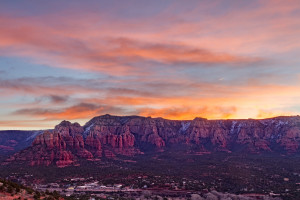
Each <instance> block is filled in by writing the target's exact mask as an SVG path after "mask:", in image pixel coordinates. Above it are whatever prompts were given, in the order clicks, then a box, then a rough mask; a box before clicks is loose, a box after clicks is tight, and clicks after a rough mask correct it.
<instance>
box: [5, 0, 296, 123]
mask: <svg viewBox="0 0 300 200" xmlns="http://www.w3.org/2000/svg"><path fill="white" fill-rule="evenodd" d="M0 4H1V6H0V13H1V14H0V29H1V31H0V92H1V99H0V109H1V112H0V127H6V128H9V127H23V128H25V129H26V128H32V127H33V128H34V127H36V128H39V127H40V128H42V127H43V128H44V127H49V128H51V127H52V126H53V125H55V123H57V122H58V121H59V120H62V119H67V120H68V119H69V120H74V121H77V120H78V121H79V122H81V123H85V122H86V121H87V120H88V119H89V118H91V117H93V116H95V115H101V114H106V113H110V114H116V115H131V114H134V115H144V116H149V115H150V116H152V117H165V118H170V119H192V118H194V117H197V116H199V117H206V118H210V119H217V118H264V117H272V116H276V115H291V114H297V113H299V112H300V110H299V109H298V108H299V101H298V99H299V97H300V93H299V91H300V87H299V85H300V82H299V81H300V79H299V77H300V68H299V67H298V66H299V64H300V59H299V56H298V54H299V50H300V41H299V34H300V21H299V20H298V19H299V17H300V4H299V2H297V1H293V0H288V1H283V0H276V1H260V0H255V1H222V0H221V1H219V0H216V1H206V0H205V1H193V0H192V1H189V2H188V3H187V2H186V1H163V2H161V1H146V0H141V1H131V0H126V1H122V2H119V1H118V3H117V4H116V3H115V1H109V2H107V1H86V2H84V3H83V2H77V3H76V4H74V3H73V2H72V3H70V2H61V1H49V2H44V3H43V4H41V3H34V4H32V3H30V2H26V3H21V4H17V3H14V2H1V3H0ZM8 58H9V59H8ZM11 60H18V62H11ZM30 70H32V71H30ZM51 70H53V71H55V73H54V72H53V73H51V74H49V75H48V74H47V72H49V71H51ZM26 71H30V73H26ZM29 118H30V119H31V120H28V119H29Z"/></svg>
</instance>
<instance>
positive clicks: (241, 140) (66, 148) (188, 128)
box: [7, 115, 300, 167]
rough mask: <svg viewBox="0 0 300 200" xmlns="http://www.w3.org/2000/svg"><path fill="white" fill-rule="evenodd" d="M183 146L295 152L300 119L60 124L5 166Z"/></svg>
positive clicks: (107, 119)
mask: <svg viewBox="0 0 300 200" xmlns="http://www.w3.org/2000/svg"><path fill="white" fill-rule="evenodd" d="M182 144H184V145H186V147H187V151H189V152H190V151H194V152H203V151H206V152H207V151H226V152H232V151H245V152H251V153H260V152H280V153H283V152H285V153H295V152H299V145H300V117H299V116H293V117H276V118H271V119H263V120H254V119H247V120H207V119H204V118H195V119H194V120H185V121H179V120H167V119H163V118H150V117H147V118H146V117H139V116H128V117H120V116H111V115H103V116H99V117H95V118H93V119H92V120H90V121H89V122H88V123H86V125H85V126H83V127H82V126H80V125H79V124H78V123H74V124H72V123H70V122H68V121H63V122H61V123H60V124H59V125H57V126H56V127H55V129H54V130H53V131H46V132H44V133H43V134H41V135H39V136H37V137H36V139H35V140H34V142H33V143H32V145H31V146H30V147H28V148H26V149H24V150H22V151H20V152H18V153H16V154H15V155H13V156H11V157H10V158H9V159H8V160H7V163H10V162H27V163H28V164H30V165H46V166H48V165H52V164H55V165H57V166H59V167H64V166H68V165H73V164H76V163H77V161H79V160H80V159H88V160H99V159H103V158H114V157H116V156H120V155H123V156H134V155H137V154H142V153H143V152H142V151H143V150H142V149H143V147H144V146H150V147H153V149H154V150H155V149H161V150H163V149H165V148H168V147H171V146H174V145H182ZM191 147H193V148H191ZM191 149H193V150H191Z"/></svg>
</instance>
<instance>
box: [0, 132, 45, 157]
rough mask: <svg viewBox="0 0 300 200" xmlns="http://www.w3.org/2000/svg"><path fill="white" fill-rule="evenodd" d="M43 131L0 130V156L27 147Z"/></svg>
mask: <svg viewBox="0 0 300 200" xmlns="http://www.w3.org/2000/svg"><path fill="white" fill-rule="evenodd" d="M43 132H44V131H17V130H9V131H0V156H2V157H4V156H8V155H11V154H14V153H16V152H18V151H20V150H22V149H25V148H27V147H29V146H30V145H31V144H32V142H33V141H34V139H35V138H36V137H37V136H38V135H40V134H42V133H43Z"/></svg>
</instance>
